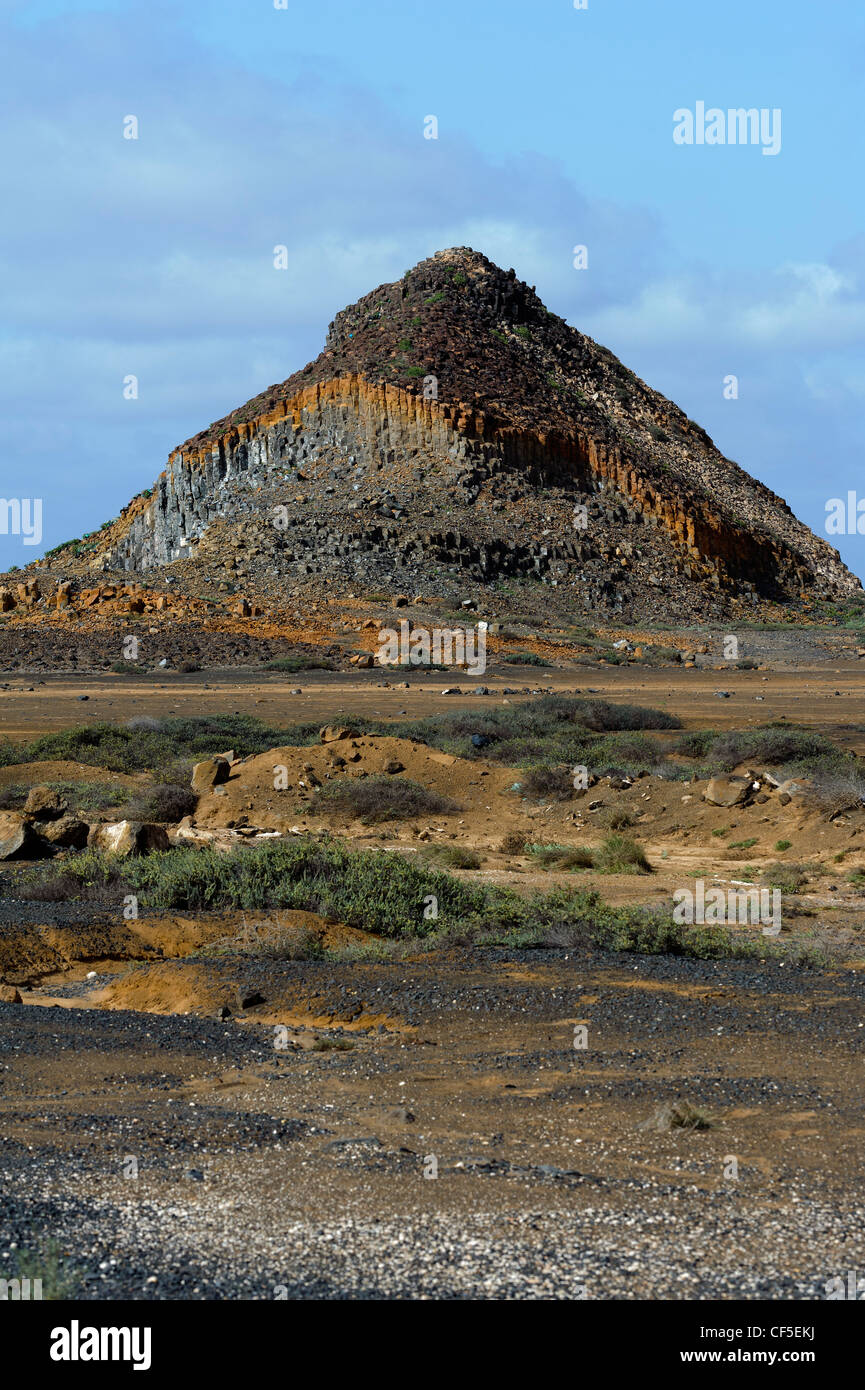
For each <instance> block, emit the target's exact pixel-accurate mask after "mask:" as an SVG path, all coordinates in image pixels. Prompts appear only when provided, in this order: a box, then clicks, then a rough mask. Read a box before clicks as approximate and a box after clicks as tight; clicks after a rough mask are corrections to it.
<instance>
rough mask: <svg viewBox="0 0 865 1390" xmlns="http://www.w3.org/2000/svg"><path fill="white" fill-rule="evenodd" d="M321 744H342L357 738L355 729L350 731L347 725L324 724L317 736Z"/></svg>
mask: <svg viewBox="0 0 865 1390" xmlns="http://www.w3.org/2000/svg"><path fill="white" fill-rule="evenodd" d="M318 736H319V738H320V739H321V741H322V743H342V742H344V741H345V740H346V739H350V738H358V737H359V734H358V731H357V729H352V728H350V727H349V726H348V725H336V724H325V726H324V728H323V729H320V730H319V734H318Z"/></svg>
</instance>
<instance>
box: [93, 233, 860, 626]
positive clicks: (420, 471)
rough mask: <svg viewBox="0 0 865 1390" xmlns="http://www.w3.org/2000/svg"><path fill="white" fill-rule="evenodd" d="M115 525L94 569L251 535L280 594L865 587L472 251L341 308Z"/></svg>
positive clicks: (695, 605) (687, 593)
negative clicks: (306, 584)
mask: <svg viewBox="0 0 865 1390" xmlns="http://www.w3.org/2000/svg"><path fill="white" fill-rule="evenodd" d="M101 541H104V543H102V544H101V548H100V549H99V550H97V551H96V553H95V554H94V556H93V557H92V559H93V565H94V566H95V567H98V568H102V569H118V568H121V569H125V570H127V571H133V572H136V573H142V572H146V571H152V570H153V569H154V568H156V567H162V566H166V565H171V564H174V563H175V562H177V561H178V560H193V561H195V562H196V563H199V564H200V565H201V566H203V567H204V568H206V569H207V570H208V571H218V570H219V569H220V565H223V566H224V565H225V564H226V563H228V562H229V561H230V563H231V564H233V565H235V566H236V565H237V563H238V559H237V556H238V552H240V554H241V556H242V557H243V558H244V561H245V563H244V565H243V568H244V569H245V570H246V572H247V573H248V574H249V575H250V576H251V578H252V580H253V583H254V586H255V585H257V588H258V590H259V591H262V592H268V591H271V590H274V589H275V587H277V586H278V585H280V584H282V583H284V582H285V580H286V577H289V578H290V577H291V576H293V575H297V574H298V573H299V574H301V575H304V574H316V573H320V574H321V576H322V577H323V578H325V579H328V578H338V577H344V578H346V579H350V578H353V579H354V580H355V582H356V583H358V584H361V583H362V582H363V580H364V578H368V579H369V581H370V582H371V583H372V582H374V583H375V584H376V585H377V586H378V587H381V586H382V585H387V584H389V583H393V585H395V586H397V587H399V586H400V585H403V584H404V583H405V582H406V578H405V576H406V572H407V571H411V572H412V573H413V574H414V575H416V576H417V578H418V581H419V582H421V583H423V582H424V581H425V580H426V581H430V580H432V579H433V578H437V579H439V580H441V579H442V577H447V576H454V575H462V576H463V577H464V578H468V577H471V578H472V579H474V580H475V581H476V582H479V583H487V584H492V583H494V582H495V581H497V580H502V579H504V578H507V577H515V578H522V579H524V580H532V581H538V582H542V583H548V584H551V585H553V584H554V585H555V586H556V587H557V588H561V589H563V590H564V591H565V594H566V595H567V598H568V601H569V602H571V603H573V605H574V606H575V607H577V608H582V609H584V610H586V611H590V610H595V609H596V608H597V607H598V605H601V606H602V607H603V608H605V609H607V610H610V611H613V612H616V613H622V614H625V615H629V616H638V615H639V614H640V613H642V612H645V611H649V610H650V609H651V607H652V605H654V608H655V609H657V607H658V605H660V606H663V605H664V604H665V603H666V604H668V605H669V604H674V605H675V608H676V611H677V612H678V613H679V614H681V615H682V616H685V615H686V614H687V613H692V614H694V615H706V613H707V608H706V604H707V601H708V603H709V611H713V612H716V613H718V614H720V613H721V612H723V611H726V609H728V608H729V606H730V604H733V605H734V606H738V605H740V604H742V603H756V602H760V601H762V600H765V599H773V600H777V601H779V602H782V603H787V604H790V605H793V606H797V605H798V604H800V603H801V602H802V601H803V599H805V598H809V597H810V598H813V597H817V598H830V599H831V598H839V597H844V596H847V595H851V594H854V593H858V592H860V590H861V586H860V584H859V581H858V580H857V579H856V578H855V577H854V576H853V575H851V574H850V573H849V571H848V570H847V569H846V568H845V567H844V565H843V564H842V563H841V561H840V559H839V557H838V554H837V552H836V551H834V550H833V549H832V548H831V547H830V546H829V545H828V544H827V542H826V541H824V540H822V539H820V538H819V537H817V536H815V535H814V534H813V533H812V532H811V531H809V530H808V528H807V527H806V526H804V525H803V524H802V523H801V522H799V521H797V520H796V518H795V517H794V516H793V514H792V512H791V511H790V509H789V507H788V506H787V504H786V503H785V502H784V501H783V500H782V499H781V498H780V497H778V496H776V495H775V494H774V493H773V492H771V491H770V490H769V489H768V488H766V487H764V486H763V485H762V484H760V483H758V482H756V481H755V480H754V479H753V478H751V477H749V475H748V474H747V473H745V472H744V471H743V470H742V469H741V468H739V467H738V466H737V465H736V464H735V463H732V462H730V461H729V460H728V459H726V458H724V457H723V456H722V455H721V454H720V453H719V451H718V450H717V449H716V448H715V447H714V445H713V443H712V441H711V440H710V439H709V438H708V436H707V435H706V433H705V432H704V431H703V430H702V429H701V428H700V427H699V426H698V425H696V424H695V423H694V422H693V421H691V420H689V419H688V418H687V416H685V415H684V414H683V413H682V411H680V410H679V409H678V408H677V407H676V406H675V405H673V404H672V403H671V402H670V401H668V400H666V399H665V398H664V397H663V396H660V395H658V394H657V393H656V392H654V391H652V390H651V389H650V388H649V387H647V386H646V385H645V384H644V383H643V382H642V381H640V380H638V379H637V378H636V377H635V376H634V375H633V374H632V373H630V372H629V371H628V370H627V369H626V368H625V367H624V366H623V365H622V364H621V363H620V362H619V361H618V360H617V359H616V358H615V357H614V356H613V355H612V354H611V353H610V352H608V351H607V350H606V349H605V348H603V347H600V346H599V345H598V344H596V343H594V342H592V341H591V339H589V338H586V337H584V336H583V335H582V334H581V333H579V332H577V331H576V330H575V329H573V328H570V327H568V325H567V324H565V322H564V321H563V320H562V319H560V318H558V317H557V316H556V315H554V314H552V313H550V312H549V311H548V310H547V309H546V308H545V307H544V305H543V304H542V303H541V301H540V300H539V299H538V297H537V295H536V294H535V292H534V290H533V289H531V288H529V287H528V286H527V285H525V284H523V283H522V282H521V281H519V280H518V279H517V278H516V275H515V272H514V271H512V270H511V271H507V272H504V271H502V270H500V269H499V268H498V267H496V266H495V265H493V264H492V263H491V262H490V261H488V260H487V259H486V258H485V257H484V256H482V255H479V254H477V253H476V252H474V251H471V250H468V249H465V248H459V249H456V250H451V251H444V252H439V253H438V254H437V255H435V256H433V257H432V258H431V259H430V260H427V261H423V262H422V263H421V264H419V265H418V266H416V267H415V268H414V269H413V270H411V271H409V272H407V273H406V275H405V276H404V277H403V279H402V280H400V281H397V282H395V283H394V284H391V285H383V286H381V287H380V288H379V289H377V290H374V291H373V292H372V293H371V294H369V295H366V296H365V297H364V298H363V299H361V300H360V301H358V303H357V304H355V305H353V306H351V307H350V308H348V309H346V310H344V311H343V312H342V313H340V314H339V315H338V316H337V318H336V320H335V321H334V323H333V324H331V326H330V331H329V333H328V337H327V343H326V346H325V349H324V351H323V352H322V353H321V355H320V356H319V357H318V358H317V359H316V360H315V361H314V362H313V363H311V364H310V365H308V366H307V367H305V368H304V369H303V370H302V371H300V372H297V373H296V374H295V375H294V376H292V377H290V378H289V379H288V380H287V381H285V382H283V383H282V384H281V385H278V386H272V387H270V388H269V389H268V390H267V391H265V392H263V393H262V395H260V396H259V397H257V398H255V399H254V400H252V401H249V402H247V404H246V405H245V406H243V407H242V408H241V409H239V410H238V411H235V412H234V413H233V414H232V415H231V416H228V417H226V418H225V419H223V420H220V421H217V422H215V423H214V424H212V425H211V426H210V427H209V428H208V429H207V430H204V431H202V432H201V433H200V434H198V435H196V436H195V437H194V438H193V439H190V440H188V441H187V442H186V443H185V444H183V445H182V446H181V447H179V448H178V449H176V450H175V451H174V452H173V453H172V454H171V456H170V458H169V461H168V467H167V468H166V470H165V472H164V473H163V474H162V475H161V476H160V477H159V479H158V480H157V482H156V484H155V486H154V488H153V489H152V491H150V492H149V493H147V494H142V495H141V496H140V497H138V498H136V499H134V501H133V502H132V503H130V505H129V507H127V508H126V509H125V511H124V513H123V515H122V516H121V518H120V520H119V521H118V522H117V523H115V524H114V526H113V527H112V528H110V529H109V530H108V531H107V532H105V533H104V534H103V538H101ZM563 596H564V595H563Z"/></svg>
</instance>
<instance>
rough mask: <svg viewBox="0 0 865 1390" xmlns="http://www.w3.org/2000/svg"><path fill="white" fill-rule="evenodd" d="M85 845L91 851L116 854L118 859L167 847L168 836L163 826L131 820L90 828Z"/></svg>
mask: <svg viewBox="0 0 865 1390" xmlns="http://www.w3.org/2000/svg"><path fill="white" fill-rule="evenodd" d="M87 843H88V845H90V846H91V847H92V848H93V849H101V850H103V851H104V852H105V853H106V854H116V855H118V856H119V857H120V858H126V857H127V856H128V855H130V854H148V853H149V852H150V851H151V850H156V849H168V847H169V842H168V834H167V832H166V830H165V827H164V826H163V825H152V824H149V823H147V822H142V821H132V820H121V821H114V822H108V823H104V824H99V825H94V826H91V828H90V833H89V835H88V837H87Z"/></svg>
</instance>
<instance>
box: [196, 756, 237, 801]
mask: <svg viewBox="0 0 865 1390" xmlns="http://www.w3.org/2000/svg"><path fill="white" fill-rule="evenodd" d="M230 772H231V763H230V762H229V761H228V759H227V758H206V759H205V760H204V762H200V763H196V764H195V767H194V768H193V769H192V790H193V791H194V792H198V794H199V795H201V793H202V792H209V791H211V790H212V789H213V788H214V787H218V786H219V785H220V784H221V783H222V782H227V781H228V775H229V773H230Z"/></svg>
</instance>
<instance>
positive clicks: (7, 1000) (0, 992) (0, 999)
mask: <svg viewBox="0 0 865 1390" xmlns="http://www.w3.org/2000/svg"><path fill="white" fill-rule="evenodd" d="M20 1003H21V993H20V991H19V990H17V989H16V988H15V986H14V985H0V1004H20Z"/></svg>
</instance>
